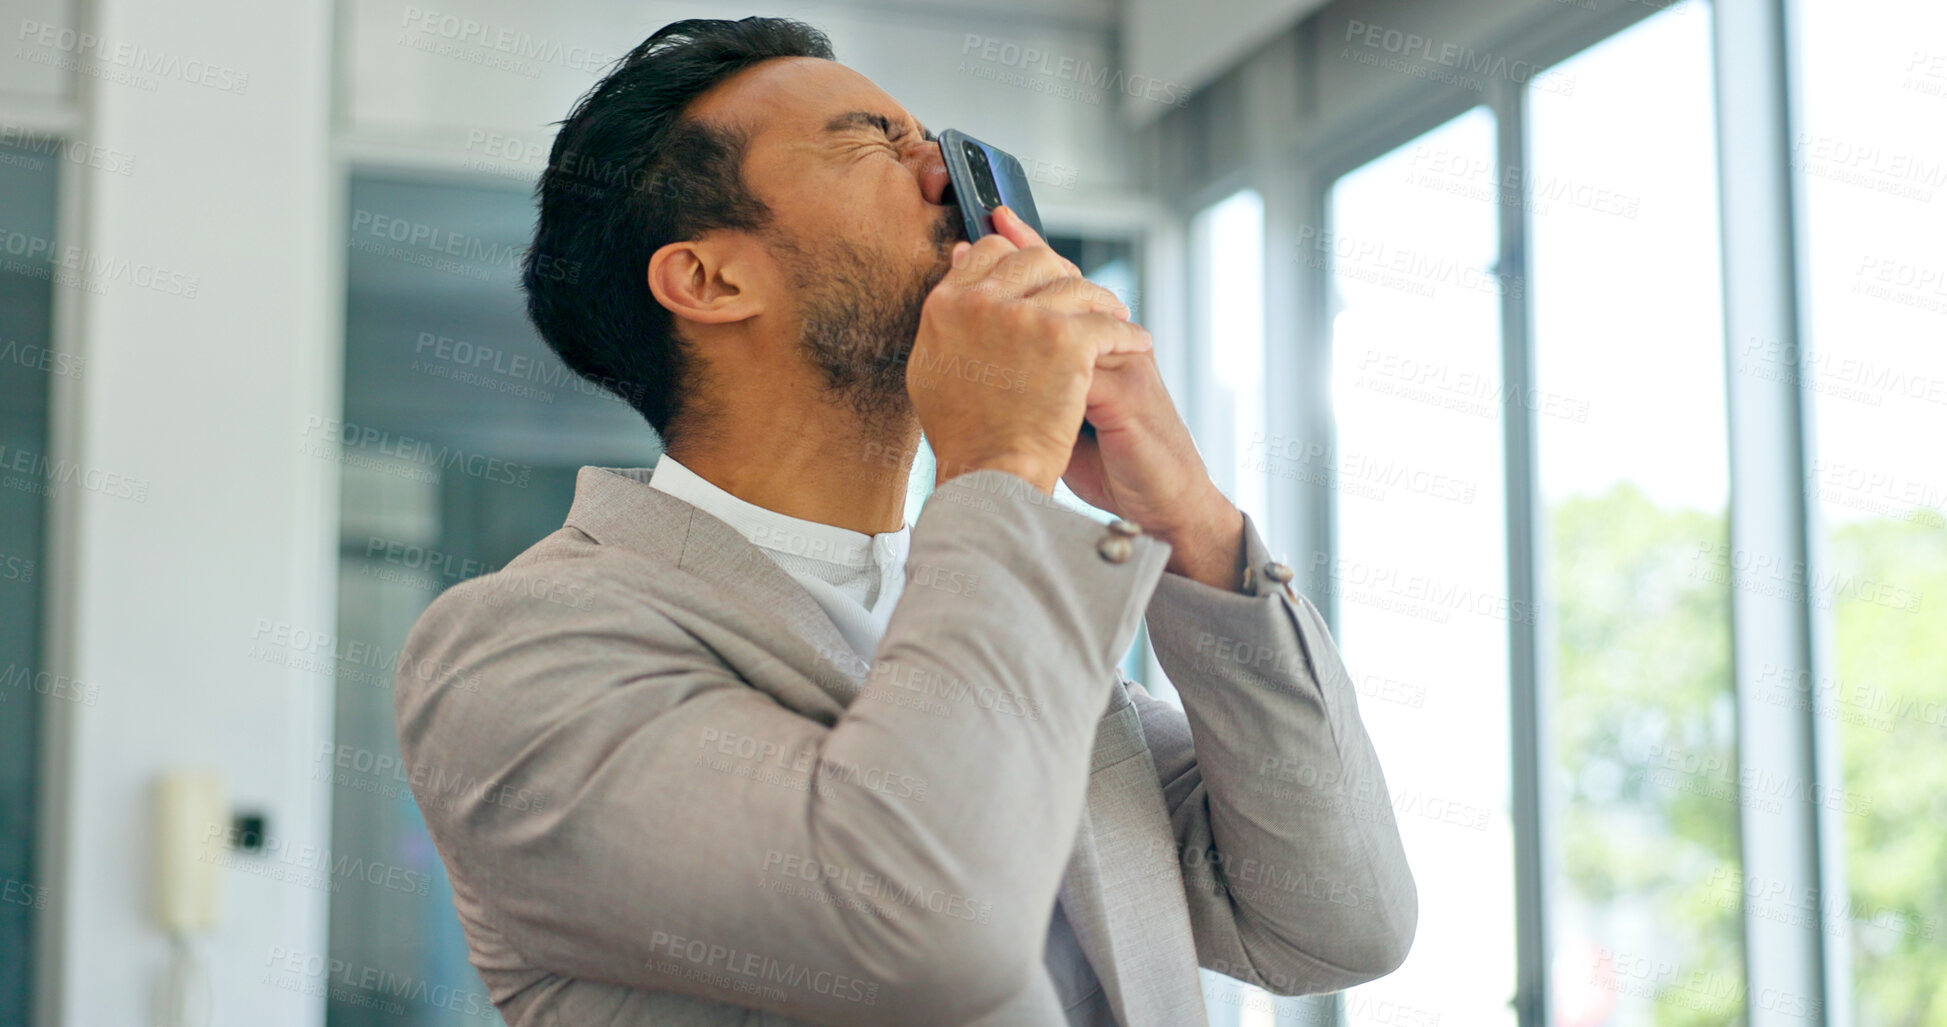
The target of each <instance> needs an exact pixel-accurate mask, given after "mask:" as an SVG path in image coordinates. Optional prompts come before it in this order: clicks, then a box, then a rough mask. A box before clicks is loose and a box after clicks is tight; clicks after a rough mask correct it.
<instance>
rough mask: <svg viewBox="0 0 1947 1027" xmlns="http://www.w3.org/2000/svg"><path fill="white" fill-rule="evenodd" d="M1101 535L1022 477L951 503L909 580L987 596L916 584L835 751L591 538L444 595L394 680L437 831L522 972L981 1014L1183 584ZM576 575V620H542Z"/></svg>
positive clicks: (951, 1017)
mask: <svg viewBox="0 0 1947 1027" xmlns="http://www.w3.org/2000/svg"><path fill="white" fill-rule="evenodd" d="M1103 536H1104V529H1103V526H1102V525H1101V524H1099V523H1097V522H1096V521H1094V520H1092V519H1090V518H1088V517H1086V516H1084V515H1082V514H1079V513H1076V512H1074V511H1072V510H1068V509H1066V508H1063V507H1061V506H1059V505H1056V504H1054V503H1053V502H1052V501H1050V500H1048V499H1047V497H1045V496H1043V495H1042V494H1041V493H1040V492H1038V491H1037V490H1035V489H1034V488H1033V487H1032V486H1030V485H1029V484H1028V483H1027V482H1026V481H1024V480H1022V479H1020V478H1018V477H1016V476H1014V475H1012V474H1010V473H1008V472H1004V471H999V470H982V471H976V472H971V473H968V474H964V475H961V476H959V477H956V478H953V479H952V480H950V481H948V482H946V483H944V484H942V485H941V486H940V487H939V488H938V489H937V490H936V491H935V493H934V495H933V497H932V498H931V500H930V501H929V502H928V503H927V504H926V506H925V508H924V510H923V512H922V513H921V515H920V517H919V519H918V521H917V523H916V524H915V525H914V529H913V537H912V547H911V552H910V555H909V566H930V567H931V568H933V570H934V573H935V576H936V577H937V578H939V579H941V580H956V579H952V575H954V574H959V575H961V576H962V577H961V578H959V579H957V580H963V581H978V583H979V587H978V589H977V590H967V589H956V590H944V589H932V588H908V589H906V590H905V592H904V593H903V594H902V596H901V598H900V600H899V603H898V606H897V607H896V608H895V610H894V612H893V615H892V618H891V622H890V624H889V626H888V627H887V629H886V632H885V635H884V638H883V640H882V642H881V644H880V646H879V649H878V651H877V655H876V659H875V661H874V665H873V667H872V671H871V674H870V676H869V678H868V680H867V681H866V683H865V685H864V687H863V689H862V690H861V692H860V694H859V695H858V696H857V697H856V698H855V699H854V701H853V702H852V703H851V705H850V706H849V708H848V709H846V710H845V712H844V713H843V714H842V715H841V716H838V717H837V718H836V720H835V722H833V723H830V724H826V723H823V722H820V721H818V720H816V719H813V718H811V717H807V716H804V715H801V714H799V713H797V712H794V711H792V710H789V709H786V708H785V707H783V706H781V705H780V704H779V703H777V702H776V701H774V700H773V699H772V698H771V697H769V696H768V695H766V694H765V693H762V692H760V691H758V690H757V689H754V688H752V687H750V686H749V685H748V684H747V683H746V682H745V681H744V680H743V679H741V678H740V677H738V676H737V674H736V673H734V672H733V671H732V670H731V669H730V667H729V666H727V665H726V664H725V663H724V662H723V661H722V660H721V659H719V658H718V657H717V656H716V654H715V653H714V652H713V651H712V650H711V649H710V648H709V647H708V646H707V645H705V644H704V643H703V642H702V641H700V640H699V639H698V638H697V637H695V636H693V635H691V634H689V633H688V632H686V631H684V630H683V629H682V628H680V627H679V626H678V625H677V624H676V623H675V621H673V620H672V619H671V618H670V617H669V616H666V615H665V614H664V613H663V612H661V611H660V610H659V609H658V607H656V606H655V605H654V600H653V598H651V597H648V596H645V595H644V594H643V593H642V592H641V591H640V590H632V589H629V588H628V587H627V586H626V576H627V575H628V574H635V573H655V572H657V571H658V568H655V567H652V566H651V565H650V564H648V563H647V562H646V561H642V560H640V559H635V558H632V557H631V558H629V560H628V561H626V562H622V563H620V564H618V562H617V558H618V557H621V556H625V555H626V554H620V553H615V552H603V551H601V550H600V549H599V547H596V546H595V545H593V543H592V542H589V541H587V540H586V539H585V536H584V537H583V538H584V541H583V543H582V545H581V547H580V549H581V551H582V553H583V555H581V556H579V557H575V558H564V559H552V560H548V561H544V562H542V563H540V564H539V565H538V566H537V567H529V566H524V565H522V563H521V561H516V563H515V564H510V565H509V566H508V567H507V568H504V569H502V570H501V571H498V572H496V573H495V574H493V575H489V576H487V577H485V578H480V579H474V580H473V581H470V582H466V583H462V584H459V585H456V586H454V587H453V588H451V589H449V590H448V591H447V592H445V593H444V594H442V595H441V596H440V597H439V598H438V599H437V600H436V601H435V602H434V603H433V604H432V605H431V606H430V607H429V608H428V609H427V611H426V612H425V613H424V614H423V615H422V617H421V619H420V620H419V621H418V623H417V624H416V625H415V626H414V628H413V630H412V632H411V633H410V635H409V636H408V640H407V643H406V646H405V650H404V652H403V654H402V657H401V672H400V674H399V676H398V679H397V682H396V691H397V694H396V705H397V712H398V729H399V734H400V741H401V745H402V748H403V752H404V758H405V761H406V764H407V765H408V766H409V767H411V768H413V782H414V793H415V796H416V797H417V798H418V799H419V802H420V808H421V810H422V811H423V813H424V815H425V818H426V823H427V826H428V828H429V829H430V830H431V833H432V835H433V838H434V840H435V842H436V843H437V845H438V847H439V849H440V852H441V855H442V857H443V858H444V859H445V860H446V862H447V865H448V867H449V869H450V871H451V872H452V874H453V876H454V877H455V878H459V879H462V880H464V881H465V882H466V884H467V888H468V891H469V893H470V894H472V895H474V896H476V897H477V899H478V900H479V902H480V903H481V904H482V906H483V909H482V910H481V913H482V916H483V919H484V920H486V921H487V922H488V923H489V924H490V926H491V927H492V928H493V929H494V930H496V931H498V932H500V934H501V935H502V936H503V937H504V938H505V939H507V941H508V943H509V944H510V945H511V946H512V947H513V948H514V949H515V950H516V951H518V952H519V953H520V954H521V956H522V957H523V958H524V959H525V960H527V961H529V962H530V963H531V964H532V965H533V966H535V967H536V968H539V969H542V970H545V971H548V972H552V973H556V974H561V975H565V976H568V977H573V978H577V979H584V980H592V981H600V982H605V983H610V984H617V985H624V986H630V987H638V988H645V989H654V990H660V991H668V992H677V993H681V994H684V995H690V996H696V997H700V998H705V999H710V1000H715V1001H721V1002H728V1003H733V1004H737V1005H742V1006H748V1007H753V1008H758V1009H765V1010H770V1011H774V1012H778V1013H783V1014H786V1015H788V1016H791V1017H795V1018H799V1019H804V1020H810V1021H814V1022H820V1023H834V1024H836V1023H844V1024H874V1023H887V1024H893V1023H915V1022H941V1021H955V1022H959V1021H964V1020H973V1019H977V1018H978V1017H980V1016H981V1015H984V1014H985V1013H986V1012H988V1011H990V1010H992V1009H994V1008H996V1007H998V1006H1000V1005H1001V1004H1002V1003H1003V1002H1004V1001H1006V1000H1008V999H1009V998H1010V997H1012V996H1013V995H1014V994H1015V993H1017V992H1018V991H1019V990H1020V989H1021V988H1022V987H1024V986H1026V985H1027V984H1028V983H1029V979H1028V976H1027V975H1029V974H1031V973H1035V972H1039V967H1040V959H1041V952H1042V948H1043V946H1044V943H1045V939H1046V932H1047V929H1048V921H1049V917H1050V916H1051V914H1052V910H1053V908H1054V903H1055V897H1056V892H1057V888H1058V887H1059V884H1060V879H1061V875H1062V873H1063V871H1064V869H1065V867H1066V864H1067V861H1068V857H1069V853H1070V850H1071V849H1072V847H1073V844H1074V840H1075V837H1076V834H1077V831H1078V828H1079V823H1080V817H1081V814H1082V809H1083V804H1084V799H1085V792H1086V789H1087V783H1088V764H1089V758H1090V753H1091V747H1092V745H1093V742H1094V734H1095V726H1096V724H1097V721H1098V719H1099V718H1100V717H1101V716H1102V713H1103V710H1104V709H1105V707H1106V706H1107V705H1108V702H1109V697H1110V690H1111V689H1112V688H1113V687H1114V686H1115V685H1116V683H1117V680H1118V674H1117V672H1116V660H1117V658H1118V657H1119V656H1120V655H1121V653H1122V652H1123V650H1124V649H1126V647H1127V646H1128V645H1129V643H1130V641H1131V640H1132V639H1133V637H1134V635H1135V632H1136V628H1137V625H1138V623H1139V621H1140V618H1141V616H1142V611H1143V609H1144V605H1145V603H1146V602H1147V601H1148V598H1149V596H1150V594H1151V592H1152V591H1153V590H1154V588H1155V585H1156V582H1157V579H1158V578H1159V577H1160V575H1161V574H1162V567H1163V565H1164V563H1165V561H1166V560H1167V559H1168V553H1169V546H1168V544H1167V543H1164V542H1162V541H1161V540H1158V539H1154V538H1150V537H1147V536H1142V537H1137V538H1134V539H1131V540H1130V542H1131V544H1132V545H1131V549H1130V550H1129V553H1128V556H1127V559H1125V560H1122V561H1121V562H1112V561H1111V560H1108V559H1105V558H1104V557H1103V556H1102V555H1101V554H1100V553H1099V552H1098V548H1097V546H1098V542H1100V541H1101V540H1102V538H1103ZM618 565H619V566H620V567H621V568H622V570H621V572H619V573H618V572H617V571H616V570H615V568H616V567H617V566H618ZM522 575H528V576H531V577H533V578H535V579H536V580H537V581H539V580H541V579H546V580H548V582H549V585H548V587H540V588H530V587H524V586H523V584H522V583H521V582H520V581H519V579H520V577H521V576H522ZM564 578H572V579H573V580H575V581H578V582H580V583H581V588H580V590H578V591H577V592H576V593H575V594H578V595H583V596H585V597H586V599H587V601H585V602H577V603H563V602H554V601H549V598H548V596H549V595H550V594H551V593H552V594H555V595H557V596H558V595H559V594H561V591H562V588H561V584H560V583H561V581H562V580H563V579H564ZM495 579H498V580H495ZM969 591H971V592H973V594H971V595H969V594H966V593H967V592H969ZM407 667H411V668H415V670H414V672H411V673H409V672H408V671H407V670H406V669H405V668H407ZM425 668H434V669H435V670H434V672H433V673H431V674H425V673H421V671H423V670H424V669H425ZM916 683H917V684H918V685H920V686H921V687H915V686H916ZM916 695H924V696H927V697H928V698H926V699H925V700H924V701H918V702H916V701H913V698H914V697H915V696H916ZM442 782H446V783H447V784H448V785H450V786H442ZM454 782H461V783H463V784H461V785H453V784H452V783H454ZM523 796H525V798H524V799H522V798H521V797H523Z"/></svg>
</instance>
